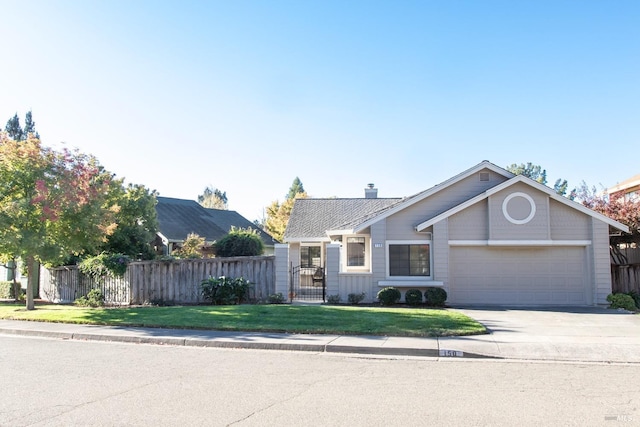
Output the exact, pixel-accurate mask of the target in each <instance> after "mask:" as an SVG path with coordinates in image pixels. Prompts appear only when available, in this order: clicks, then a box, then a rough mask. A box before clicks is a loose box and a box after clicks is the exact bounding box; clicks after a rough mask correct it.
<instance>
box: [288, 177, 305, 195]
mask: <svg viewBox="0 0 640 427" xmlns="http://www.w3.org/2000/svg"><path fill="white" fill-rule="evenodd" d="M300 193H304V186H303V185H302V181H300V178H298V177H297V176H296V179H294V180H293V183H292V184H291V188H289V194H287V200H291V199H295V197H296V195H298V194H300Z"/></svg>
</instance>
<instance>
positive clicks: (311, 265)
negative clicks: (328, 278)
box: [299, 243, 323, 268]
mask: <svg viewBox="0 0 640 427" xmlns="http://www.w3.org/2000/svg"><path fill="white" fill-rule="evenodd" d="M302 248H318V249H320V264H319V265H313V264H310V265H303V264H302ZM299 259H300V267H304V268H308V267H322V266H323V254H322V245H321V244H313V243H312V244H308V243H306V244H300V251H299Z"/></svg>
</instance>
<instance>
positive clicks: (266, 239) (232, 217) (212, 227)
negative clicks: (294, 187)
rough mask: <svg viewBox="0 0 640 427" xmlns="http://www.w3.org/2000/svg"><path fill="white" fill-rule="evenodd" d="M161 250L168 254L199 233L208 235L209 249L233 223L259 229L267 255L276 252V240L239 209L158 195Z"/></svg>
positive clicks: (207, 247) (237, 226)
mask: <svg viewBox="0 0 640 427" xmlns="http://www.w3.org/2000/svg"><path fill="white" fill-rule="evenodd" d="M157 200H158V204H157V205H156V213H157V215H158V229H159V231H158V236H157V238H156V250H157V252H159V253H161V254H165V255H169V254H171V252H172V251H173V250H175V249H176V248H178V247H181V246H182V243H183V242H184V240H185V239H186V237H187V235H189V234H191V233H195V234H197V235H199V236H200V237H203V238H204V239H205V252H206V251H207V249H209V250H210V251H211V246H212V245H213V244H214V243H215V242H216V241H217V240H220V239H221V238H222V237H224V236H225V235H226V234H227V233H229V231H230V230H231V227H235V228H249V227H251V228H252V229H254V230H257V231H258V233H259V236H260V238H261V239H262V243H263V244H264V249H265V255H271V254H273V248H274V245H275V244H276V241H275V240H274V239H273V237H271V236H270V235H269V234H267V233H265V232H264V231H262V230H260V229H258V227H257V226H256V225H255V224H253V223H252V222H251V221H249V220H248V219H246V218H245V217H243V216H242V215H240V214H239V213H237V212H236V211H230V210H224V209H207V208H204V207H202V206H201V205H200V204H199V203H197V202H195V201H193V200H184V199H174V198H170V197H158V198H157Z"/></svg>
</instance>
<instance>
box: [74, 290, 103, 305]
mask: <svg viewBox="0 0 640 427" xmlns="http://www.w3.org/2000/svg"><path fill="white" fill-rule="evenodd" d="M73 303H74V304H75V305H79V306H80V307H102V306H103V305H104V294H103V293H102V290H101V289H99V288H94V289H91V290H90V291H89V293H87V295H86V296H83V297H80V298H77V299H76V300H75V301H74V302H73Z"/></svg>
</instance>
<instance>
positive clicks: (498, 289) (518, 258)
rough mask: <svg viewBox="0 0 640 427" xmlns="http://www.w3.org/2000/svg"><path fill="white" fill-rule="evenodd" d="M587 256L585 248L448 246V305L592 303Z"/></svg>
mask: <svg viewBox="0 0 640 427" xmlns="http://www.w3.org/2000/svg"><path fill="white" fill-rule="evenodd" d="M585 254H586V249H585V248H584V247H578V248H577V247H558V248H550V247H545V248H526V249H524V248H523V249H520V248H488V247H452V248H451V260H450V261H451V262H450V264H449V265H450V268H451V282H450V286H449V298H448V302H450V303H453V304H503V305H509V304H513V305H587V304H590V303H591V301H590V298H589V289H590V285H589V283H590V275H589V271H588V269H587V266H586V261H585V260H586V255H585Z"/></svg>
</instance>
